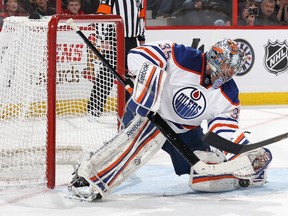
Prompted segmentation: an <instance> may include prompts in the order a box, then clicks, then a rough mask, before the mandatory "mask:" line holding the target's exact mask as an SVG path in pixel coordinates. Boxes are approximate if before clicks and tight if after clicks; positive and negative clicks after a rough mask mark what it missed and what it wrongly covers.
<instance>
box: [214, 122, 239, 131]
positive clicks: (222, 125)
mask: <svg viewBox="0 0 288 216" xmlns="http://www.w3.org/2000/svg"><path fill="white" fill-rule="evenodd" d="M217 127H229V128H236V129H238V128H239V127H238V125H233V124H220V123H218V124H215V125H213V127H212V128H211V129H210V130H209V131H211V132H212V131H213V130H214V129H215V128H217Z"/></svg>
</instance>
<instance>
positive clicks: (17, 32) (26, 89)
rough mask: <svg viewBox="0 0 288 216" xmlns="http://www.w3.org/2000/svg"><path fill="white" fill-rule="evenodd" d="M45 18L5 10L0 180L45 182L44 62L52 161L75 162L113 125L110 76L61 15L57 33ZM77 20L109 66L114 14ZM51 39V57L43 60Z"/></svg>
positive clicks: (113, 59)
mask: <svg viewBox="0 0 288 216" xmlns="http://www.w3.org/2000/svg"><path fill="white" fill-rule="evenodd" d="M49 21H50V19H44V20H29V19H28V18H24V17H9V18H7V19H5V22H4V26H3V28H2V31H1V32H0V92H1V94H0V186H2V185H4V186H7V185H15V184H16V185H18V184H20V185H21V184H27V183H30V182H31V183H33V184H34V183H35V182H37V183H46V182H47V177H46V172H47V171H46V169H47V167H46V166H47V161H48V160H50V158H49V155H48V156H47V154H46V149H47V131H48V125H47V120H48V118H52V120H51V121H54V120H53V116H51V115H50V113H48V112H47V108H48V106H49V103H47V102H48V101H49V98H47V93H48V91H51V89H49V87H48V85H47V83H48V82H47V80H49V79H48V76H53V72H51V71H49V70H48V68H49V64H50V66H51V65H52V66H53V65H56V76H55V82H56V101H55V105H56V118H55V121H56V138H55V139H56V143H55V145H56V152H57V154H56V162H57V164H76V163H77V162H78V161H79V160H81V158H82V157H83V156H84V155H86V154H88V153H89V152H93V151H95V150H96V149H97V147H99V145H101V144H102V143H103V142H105V141H107V140H109V139H111V138H112V137H113V136H115V135H116V133H117V121H118V120H119V115H118V101H119V98H120V97H119V93H118V91H117V81H116V80H115V78H114V76H113V75H112V74H111V72H109V70H108V69H107V68H106V67H105V66H104V65H103V64H102V62H101V61H100V60H99V59H98V58H97V57H96V56H95V55H94V54H93V53H92V52H91V50H90V49H89V48H88V47H87V46H86V44H85V43H84V42H83V40H82V39H81V38H80V37H79V35H77V34H76V33H75V32H74V31H73V30H71V29H70V28H69V27H67V26H66V24H65V22H64V21H63V22H61V21H59V23H58V25H57V36H56V38H54V37H52V36H49ZM78 24H79V28H80V29H81V30H82V32H83V33H84V34H85V35H86V36H87V38H88V39H89V40H90V41H91V42H92V43H93V45H94V46H95V47H96V48H97V49H98V50H99V51H100V53H101V54H102V55H103V56H104V57H105V58H106V59H107V61H108V62H109V63H110V64H111V65H112V66H113V67H114V68H116V67H117V51H118V50H119V46H118V45H119V44H117V37H118V33H117V28H116V22H113V21H101V19H99V20H79V23H78ZM49 37H50V38H49ZM53 40H56V44H57V45H56V47H55V49H56V62H49V58H48V57H49V54H50V53H49V46H50V42H51V41H53ZM50 68H51V67H50ZM52 68H53V67H52ZM54 73H55V72H54ZM51 134H52V135H53V133H51ZM61 172H62V171H61ZM72 172H73V168H72V166H70V168H69V170H68V171H67V174H68V175H69V176H70V177H71V173H72Z"/></svg>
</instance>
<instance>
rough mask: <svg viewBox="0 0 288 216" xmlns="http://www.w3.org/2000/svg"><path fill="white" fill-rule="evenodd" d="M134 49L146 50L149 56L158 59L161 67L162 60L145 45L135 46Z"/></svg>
mask: <svg viewBox="0 0 288 216" xmlns="http://www.w3.org/2000/svg"><path fill="white" fill-rule="evenodd" d="M136 49H140V50H144V51H145V52H147V53H148V54H149V55H150V56H152V57H153V58H154V59H156V60H157V61H159V64H160V65H159V66H160V67H161V68H163V65H164V63H163V61H161V59H160V58H158V56H156V55H155V54H154V53H153V52H151V51H150V50H149V49H147V48H146V47H137V48H136Z"/></svg>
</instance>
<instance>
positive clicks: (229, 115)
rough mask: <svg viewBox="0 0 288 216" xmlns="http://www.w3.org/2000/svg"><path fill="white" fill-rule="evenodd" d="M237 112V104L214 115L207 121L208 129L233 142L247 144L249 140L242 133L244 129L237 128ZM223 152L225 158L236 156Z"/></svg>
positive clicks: (238, 109)
mask: <svg viewBox="0 0 288 216" xmlns="http://www.w3.org/2000/svg"><path fill="white" fill-rule="evenodd" d="M239 112H240V107H239V106H238V107H235V108H233V109H230V110H229V111H227V112H225V113H223V114H220V115H218V116H216V117H215V118H213V119H212V120H211V121H209V122H208V130H209V131H211V132H213V133H216V134H218V135H219V136H221V137H223V138H225V139H227V140H230V141H232V142H234V143H235V144H238V145H247V144H248V143H249V140H248V138H247V137H246V135H245V134H244V131H243V130H242V129H240V128H239V123H238V119H239ZM224 154H225V155H226V158H227V160H232V159H234V158H235V157H237V156H238V155H234V154H230V153H227V152H224Z"/></svg>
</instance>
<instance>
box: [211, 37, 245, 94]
mask: <svg viewBox="0 0 288 216" xmlns="http://www.w3.org/2000/svg"><path fill="white" fill-rule="evenodd" d="M206 57H207V62H208V64H209V65H210V67H211V70H212V73H211V82H212V85H213V87H214V88H215V89H217V88H219V87H220V86H221V85H223V84H224V83H225V82H228V81H229V80H230V79H231V78H232V77H233V76H234V75H235V74H236V73H238V72H239V71H240V70H241V67H242V65H243V63H244V52H243V51H242V50H240V49H239V48H238V46H237V43H236V42H235V41H232V40H230V39H225V40H222V41H219V42H217V43H216V44H215V45H213V46H212V48H211V49H210V50H209V51H208V52H207V53H206Z"/></svg>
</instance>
